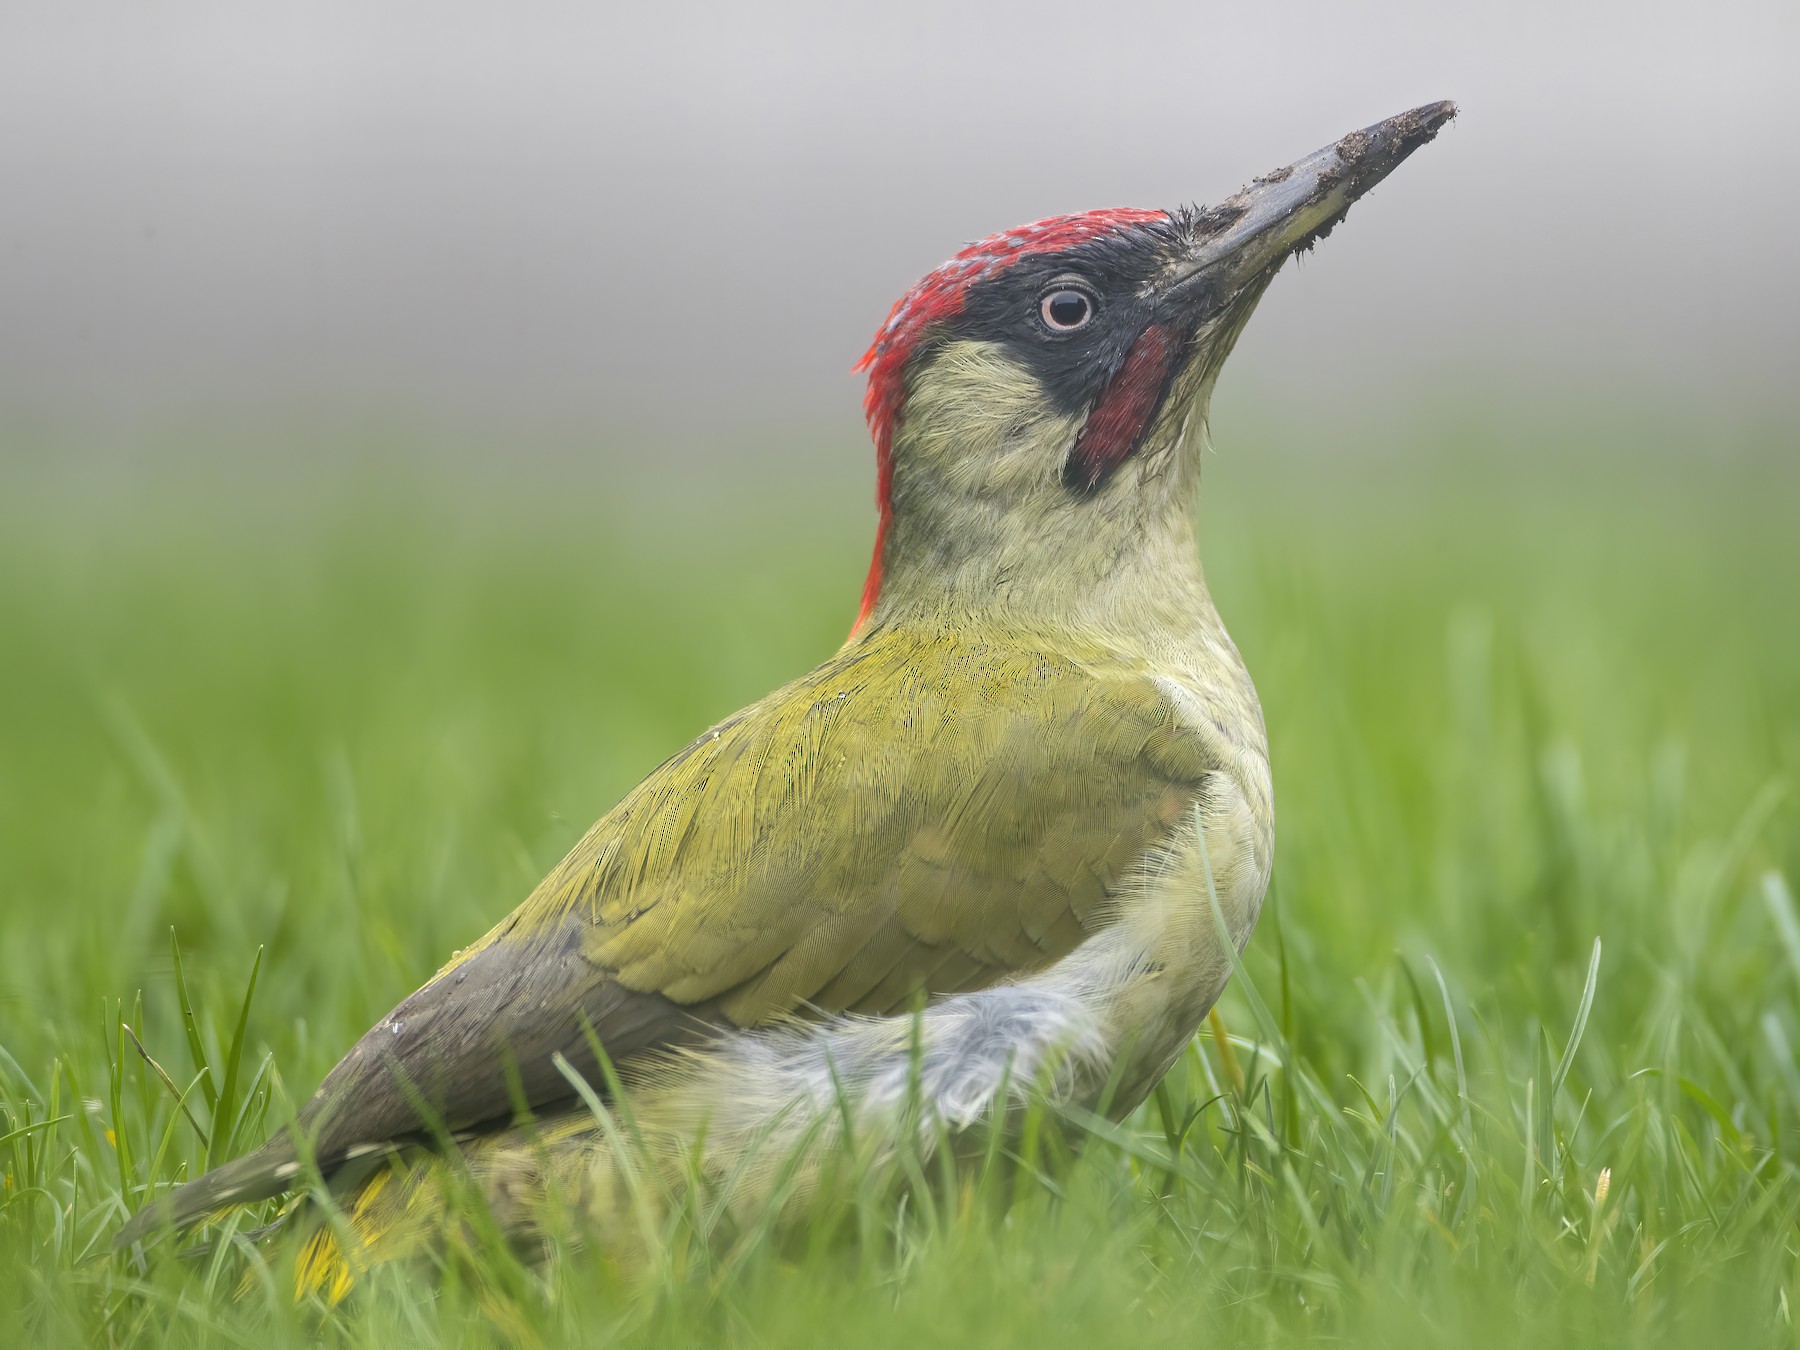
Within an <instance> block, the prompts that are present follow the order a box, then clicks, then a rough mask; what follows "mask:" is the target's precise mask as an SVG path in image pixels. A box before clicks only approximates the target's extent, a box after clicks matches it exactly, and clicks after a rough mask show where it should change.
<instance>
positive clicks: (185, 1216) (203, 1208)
mask: <svg viewBox="0 0 1800 1350" xmlns="http://www.w3.org/2000/svg"><path fill="white" fill-rule="evenodd" d="M299 1172H300V1163H299V1161H298V1155H297V1154H296V1151H295V1149H294V1141H293V1140H292V1139H291V1138H290V1137H289V1136H288V1135H287V1134H286V1133H282V1134H278V1135H276V1136H275V1137H274V1138H273V1139H271V1140H269V1142H268V1143H266V1144H264V1145H263V1146H262V1147H261V1148H259V1149H257V1150H256V1152H254V1153H248V1154H245V1155H244V1156H243V1157H242V1158H239V1159H237V1160H236V1161H235V1162H228V1163H226V1164H225V1165H224V1166H223V1167H215V1168H213V1170H212V1171H210V1172H208V1173H206V1175H204V1176H200V1177H195V1178H194V1179H193V1180H192V1181H189V1182H186V1183H184V1184H183V1185H180V1186H177V1187H176V1188H175V1189H174V1190H172V1191H170V1192H169V1193H168V1194H167V1195H165V1196H163V1197H162V1198H161V1199H160V1200H156V1201H154V1202H153V1203H151V1204H148V1205H145V1206H144V1207H143V1208H142V1209H140V1210H139V1211H138V1212H137V1213H136V1214H134V1215H133V1216H132V1217H131V1219H130V1220H129V1221H128V1222H127V1223H126V1224H125V1226H124V1227H123V1228H121V1229H120V1230H119V1233H118V1236H117V1237H115V1238H114V1239H113V1250H114V1251H122V1250H124V1249H125V1248H128V1247H131V1246H133V1245H135V1244H136V1243H139V1242H142V1241H143V1240H144V1239H145V1238H146V1237H149V1236H150V1235H151V1234H152V1233H156V1232H160V1231H161V1230H163V1229H166V1228H173V1229H181V1228H189V1227H192V1226H193V1225H194V1224H196V1223H199V1222H200V1221H201V1220H203V1219H205V1218H206V1217H207V1216H208V1215H209V1214H213V1213H216V1212H217V1211H219V1210H222V1209H230V1208H231V1207H232V1206H233V1205H249V1204H254V1203H255V1202H256V1201H258V1200H267V1199H268V1198H269V1197H270V1196H273V1195H280V1194H281V1193H282V1192H283V1191H286V1190H291V1189H292V1188H293V1185H294V1178H295V1177H296V1176H298V1175H299Z"/></svg>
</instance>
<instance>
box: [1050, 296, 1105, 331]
mask: <svg viewBox="0 0 1800 1350" xmlns="http://www.w3.org/2000/svg"><path fill="white" fill-rule="evenodd" d="M1038 314H1039V316H1040V317H1041V318H1042V319H1043V320H1044V326H1045V327H1047V328H1050V329H1052V330H1053V331H1055V332H1058V333H1073V332H1074V331H1075V330H1076V329H1078V328H1086V327H1087V325H1088V320H1090V319H1092V318H1093V317H1094V298H1093V296H1091V295H1089V294H1088V293H1087V292H1086V291H1078V290H1075V289H1073V288H1071V287H1068V286H1063V287H1059V288H1058V289H1056V290H1054V291H1051V292H1050V293H1049V294H1047V295H1045V296H1044V298H1043V299H1042V300H1041V301H1039V302H1038Z"/></svg>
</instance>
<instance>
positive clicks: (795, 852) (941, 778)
mask: <svg viewBox="0 0 1800 1350" xmlns="http://www.w3.org/2000/svg"><path fill="white" fill-rule="evenodd" d="M1209 767H1212V766H1210V765H1209V764H1208V763H1206V762H1205V761H1204V757H1203V755H1202V753H1201V751H1200V749H1199V747H1198V744H1197V742H1196V741H1195V740H1194V739H1193V738H1192V737H1190V736H1189V735H1188V734H1186V733H1185V732H1183V731H1182V729H1181V727H1180V724H1179V722H1178V721H1177V718H1176V716H1175V714H1174V711H1173V709H1172V708H1171V707H1170V706H1169V704H1168V702H1167V700H1166V699H1165V697H1164V696H1163V695H1162V694H1161V692H1160V691H1159V690H1158V689H1157V687H1156V686H1155V684H1154V682H1153V681H1150V680H1148V679H1143V678H1138V677H1131V676H1126V675H1122V674H1121V675H1116V676H1109V675H1105V674H1097V673H1096V672H1095V671H1094V670H1092V669H1087V668H1082V667H1079V666H1077V665H1075V664H1073V663H1071V662H1067V661H1063V660H1059V659H1056V658H1052V657H1049V656H1043V655H1039V654H1036V653H1033V652H1030V651H1024V650H1020V649H1017V648H1013V647H1001V646H982V645H971V644H966V643H955V642H950V641H947V640H943V639H942V638H940V637H938V636H936V635H918V636H915V635H909V634H906V633H894V632H889V633H882V634H877V635H873V636H871V637H870V638H868V639H866V640H864V641H862V642H860V643H857V644H855V645H854V646H852V647H849V648H846V649H845V651H844V652H842V653H840V654H839V656H838V657H837V658H835V659H834V660H833V661H831V662H829V663H827V664H826V665H824V666H821V667H819V668H818V669H817V670H815V671H813V672H812V673H811V674H809V675H807V676H805V677H803V678H802V679H800V680H798V681H796V682H795V683H793V684H791V685H788V686H786V687H785V688H783V689H781V690H779V691H777V692H776V693H774V694H772V695H770V696H769V697H768V698H766V699H764V700H763V701H762V702H760V703H757V704H755V705H753V706H751V707H750V708H748V709H746V710H744V711H743V712H742V713H740V714H738V715H737V716H736V717H733V718H731V719H730V720H729V721H726V722H724V723H721V724H720V725H719V726H718V727H715V728H714V729H713V730H711V731H709V732H707V733H706V735H704V736H702V737H701V738H700V739H699V740H697V741H696V742H694V743H693V744H692V745H690V746H688V747H687V748H686V749H685V750H683V751H682V752H681V753H679V754H677V755H675V756H674V757H673V758H671V759H670V760H668V761H667V762H666V763H664V764H663V765H662V766H661V767H659V768H658V769H657V770H656V771H655V772H653V773H652V774H651V775H650V776H649V777H648V778H647V779H645V780H644V782H642V783H641V784H640V785H639V786H638V787H637V788H635V789H634V790H633V791H632V792H631V793H629V794H628V795H627V796H626V797H625V798H624V799H623V800H622V801H621V802H620V803H619V804H618V806H617V807H615V808H614V809H613V810H612V811H611V812H609V813H608V814H607V815H606V816H605V817H603V818H602V819H601V820H600V822H599V823H598V824H596V825H595V826H594V827H593V829H592V830H590V831H589V832H588V834H587V835H586V836H585V837H584V838H583V839H582V840H581V842H580V843H579V844H577V845H576V847H575V848H574V849H573V850H572V851H571V852H570V854H569V856H568V857H567V858H565V859H564V860H563V861H562V863H561V864H559V865H558V866H557V867H556V869H555V870H554V871H553V872H552V873H551V874H550V875H549V876H548V877H546V878H545V880H544V881H543V883H542V884H541V885H539V887H538V888H537V890H536V891H534V892H533V894H532V895H531V897H530V898H529V899H527V900H526V902H525V903H524V904H523V905H521V906H520V907H519V908H518V909H517V910H516V911H514V912H513V913H512V914H511V915H510V916H508V917H507V918H506V919H505V920H504V921H502V922H501V923H500V924H499V925H498V926H497V927H496V928H495V929H494V930H493V931H492V932H491V933H489V934H488V935H487V936H486V937H485V938H483V939H482V940H481V941H480V942H479V943H477V944H476V945H475V946H473V947H471V948H470V949H468V950H467V951H466V952H464V953H462V954H461V955H459V957H458V958H457V959H456V960H455V961H453V962H452V963H451V964H450V965H448V966H446V967H445V968H444V969H443V970H442V971H440V972H439V973H438V974H437V975H436V976H435V977H434V978H433V979H432V980H431V981H430V982H429V983H428V984H426V985H425V986H424V987H423V988H421V989H420V990H418V991H417V992H416V993H415V994H413V995H412V996H411V997H409V998H408V999H406V1000H405V1001H404V1002H403V1003H401V1004H400V1006H399V1007H397V1008H395V1009H394V1011H393V1012H392V1013H390V1014H389V1015H388V1017H387V1018H385V1019H383V1021H382V1022H381V1023H379V1024H378V1025H377V1026H376V1027H374V1028H373V1029H372V1030H370V1031H369V1033H368V1034H367V1035H365V1036H364V1037H363V1039H362V1040H361V1041H359V1042H358V1043H357V1045H356V1046H355V1047H354V1048H353V1049H352V1050H351V1052H350V1053H349V1054H348V1055H346V1056H345V1058H344V1059H343V1061H341V1062H340V1063H339V1064H338V1066H337V1067H336V1068H335V1069H333V1070H332V1072H331V1073H330V1074H329V1075H328V1076H327V1078H326V1080H325V1082H324V1084H323V1085H322V1086H321V1087H320V1089H319V1092H318V1093H317V1094H316V1095H315V1097H314V1098H313V1099H312V1101H311V1102H309V1103H308V1105H307V1107H306V1108H305V1110H304V1111H303V1112H302V1113H301V1116H300V1125H301V1127H302V1129H303V1131H304V1132H305V1133H306V1134H307V1135H308V1136H309V1137H310V1139H311V1140H312V1147H313V1149H314V1156H315V1157H316V1159H317V1161H318V1163H319V1164H320V1165H321V1166H323V1167H327V1168H329V1167H331V1166H334V1165H336V1164H337V1163H339V1162H341V1161H342V1160H344V1159H345V1158H348V1157H354V1156H356V1155H357V1154H358V1153H360V1152H363V1151H366V1150H369V1149H371V1148H376V1147H379V1146H381V1145H383V1144H385V1143H386V1142H388V1141H391V1140H394V1139H396V1138H400V1137H403V1136H406V1135H409V1134H416V1133H417V1132H418V1130H419V1129H420V1128H421V1119H422V1112H421V1107H424V1108H426V1114H428V1115H429V1116H432V1117H435V1118H436V1120H437V1121H438V1122H439V1123H440V1124H442V1125H443V1126H445V1127H447V1128H450V1129H457V1128H462V1127H466V1126H471V1125H477V1124H480V1123H482V1122H486V1121H491V1120H495V1119H498V1118H505V1117H507V1116H510V1115H511V1114H512V1112H513V1110H514V1107H515V1105H518V1104H524V1105H528V1106H532V1107H537V1106H543V1105H546V1104H549V1103H551V1102H555V1101H559V1100H566V1099H567V1098H568V1097H569V1096H570V1095H571V1091H570V1087H569V1084H568V1081H567V1079H566V1078H565V1077H564V1074H563V1071H562V1069H561V1068H560V1067H559V1065H558V1063H557V1060H558V1057H559V1056H561V1057H566V1059H567V1060H569V1061H571V1062H572V1063H573V1064H574V1065H575V1066H576V1067H578V1068H579V1069H580V1070H581V1071H582V1072H583V1073H585V1074H587V1075H589V1077H590V1079H592V1080H593V1081H598V1066H596V1065H595V1064H594V1057H593V1055H592V1054H591V1052H590V1050H589V1039H588V1037H589V1028H590V1027H591V1028H592V1032H593V1034H594V1035H595V1036H597V1038H598V1040H599V1041H600V1043H601V1044H602V1045H603V1046H604V1048H605V1050H606V1053H607V1055H608V1057H609V1058H610V1059H611V1060H612V1061H613V1062H614V1063H615V1064H618V1065H621V1066H624V1067H626V1068H627V1070H629V1062H630V1061H631V1060H632V1059H633V1058H634V1057H636V1056H639V1055H642V1054H643V1053H645V1052H646V1051H654V1050H660V1049H667V1048H672V1047H675V1046H678V1045H681V1044H684V1043H693V1042H696V1041H699V1040H703V1039H705V1038H707V1037H709V1036H712V1035H716V1034H718V1032H719V1031H720V1030H721V1029H725V1028H730V1027H734V1026H736V1027H745V1026H754V1025H758V1024H762V1023H766V1022H768V1021H769V1020H771V1019H773V1018H778V1017H782V1016H788V1015H801V1016H808V1015H817V1014H820V1013H832V1012H839V1011H858V1012H869V1013H885V1012H891V1011H894V1010H896V1009H900V1008H904V1007H905V1006H907V1004H908V1003H909V1001H910V1000H911V999H912V998H914V997H915V996H916V995H917V994H918V992H919V991H923V992H924V993H926V994H928V995H931V994H941V993H948V992H953V991H957V990H963V989H972V988H979V987H981V986H984V985H987V984H990V983H993V982H994V981H996V980H999V979H1002V978H1005V977H1008V976H1011V975H1015V974H1020V973H1024V972H1028V971H1031V970H1034V969H1038V968H1040V967H1042V966H1045V965H1048V964H1049V963H1051V962H1054V961H1055V960H1057V959H1058V958H1060V957H1061V956H1063V955H1065V954H1067V953H1068V952H1069V951H1070V950H1072V949H1073V948H1074V947H1075V945H1076V944H1077V943H1078V942H1079V941H1080V940H1081V938H1082V936H1083V934H1084V933H1085V932H1086V931H1087V925H1088V924H1089V923H1090V922H1091V921H1093V920H1094V919H1095V917H1096V915H1097V912H1098V911H1099V910H1100V909H1101V907H1102V906H1103V905H1104V904H1105V902H1106V899H1107V897H1108V895H1109V893H1111V891H1112V890H1113V889H1114V888H1115V887H1116V886H1117V884H1118V883H1119V881H1120V879H1121V878H1122V877H1123V876H1124V875H1125V873H1126V872H1127V871H1128V869H1129V868H1130V867H1131V866H1132V865H1133V863H1134V862H1135V861H1136V859H1138V857H1139V856H1140V855H1141V854H1142V853H1143V851H1144V850H1145V848H1147V847H1149V846H1151V845H1152V844H1154V843H1155V842H1156V841H1157V840H1158V839H1159V838H1160V837H1161V836H1162V835H1163V834H1164V832H1166V831H1167V830H1168V829H1169V827H1170V826H1171V825H1172V824H1173V823H1174V822H1175V821H1176V820H1177V819H1179V817H1180V816H1181V814H1182V812H1183V811H1184V810H1185V809H1186V808H1187V806H1188V804H1189V803H1190V802H1191V801H1192V799H1193V797H1194V795H1195V793H1196V792H1197V791H1198V789H1199V785H1200V781H1201V779H1202V778H1203V777H1204V775H1205V774H1206V772H1207V770H1208V769H1209ZM295 1155H296V1149H295V1145H294V1143H293V1141H292V1140H291V1138H290V1137H289V1136H288V1135H286V1134H284V1135H282V1136H279V1137H278V1138H276V1139H274V1140H271V1141H270V1143H269V1144H268V1145H267V1146H265V1149H264V1150H262V1151H260V1152H259V1153H258V1154H253V1155H251V1156H250V1157H248V1158H245V1159H241V1160H239V1162H238V1163H234V1164H231V1165H230V1166H229V1167H227V1168H226V1169H222V1170H221V1172H219V1173H215V1174H213V1176H212V1177H209V1178H203V1179H201V1181H200V1182H196V1183H193V1185H192V1186H191V1187H190V1188H188V1189H187V1190H186V1191H185V1192H178V1193H177V1195H176V1197H175V1203H174V1205H173V1206H172V1207H170V1208H169V1209H168V1210H166V1213H168V1214H170V1215H171V1216H174V1217H176V1218H177V1221H179V1219H180V1216H183V1215H185V1216H189V1217H191V1216H193V1215H197V1214H199V1213H200V1212H202V1211H203V1209H205V1208H208V1207H212V1206H216V1205H218V1204H222V1203H235V1202H239V1201H243V1200H247V1199H253V1198H258V1197H259V1196H262V1195H268V1194H273V1193H276V1192H278V1191H280V1190H282V1189H284V1188H285V1185H284V1183H285V1182H286V1180H287V1179H288V1178H290V1177H291V1176H292V1175H293V1174H294V1172H295V1170H296V1169H295V1166H294V1159H295Z"/></svg>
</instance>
